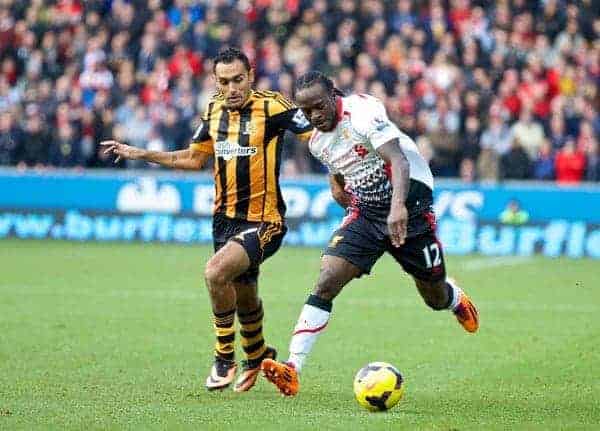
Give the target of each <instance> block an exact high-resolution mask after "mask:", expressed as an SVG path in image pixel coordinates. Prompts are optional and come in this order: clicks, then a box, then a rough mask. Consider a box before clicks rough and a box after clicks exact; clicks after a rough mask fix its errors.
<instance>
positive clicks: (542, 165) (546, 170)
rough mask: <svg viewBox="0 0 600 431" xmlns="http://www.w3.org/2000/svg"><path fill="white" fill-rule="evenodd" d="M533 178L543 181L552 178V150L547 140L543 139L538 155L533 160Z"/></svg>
mask: <svg viewBox="0 0 600 431" xmlns="http://www.w3.org/2000/svg"><path fill="white" fill-rule="evenodd" d="M533 178H535V179H536V180H544V181H548V180H553V179H554V150H553V149H552V145H551V144H550V142H548V140H544V142H543V143H542V146H541V147H540V151H539V154H538V157H537V158H536V159H535V160H534V161H533Z"/></svg>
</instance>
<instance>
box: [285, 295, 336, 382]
mask: <svg viewBox="0 0 600 431" xmlns="http://www.w3.org/2000/svg"><path fill="white" fill-rule="evenodd" d="M315 298H316V299H315ZM330 315H331V302H329V301H324V300H322V299H320V298H318V297H316V296H314V295H311V296H310V297H309V298H308V301H307V302H306V304H305V305H304V307H303V308H302V312H301V313H300V317H299V318H298V322H297V323H296V327H295V328H294V334H293V335H292V341H291V342H290V356H289V359H288V362H289V363H291V364H293V365H294V367H295V368H296V371H298V372H299V371H300V370H301V369H302V366H303V365H304V361H305V360H306V357H307V356H308V354H309V353H310V351H311V350H312V347H313V345H314V344H315V341H317V337H318V336H319V335H320V334H321V332H323V331H324V330H325V327H326V326H327V323H328V322H329V316H330Z"/></svg>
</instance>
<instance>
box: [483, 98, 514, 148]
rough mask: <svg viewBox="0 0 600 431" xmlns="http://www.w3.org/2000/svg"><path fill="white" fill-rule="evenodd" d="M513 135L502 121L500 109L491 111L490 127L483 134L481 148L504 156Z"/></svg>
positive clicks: (495, 108) (494, 108) (496, 108)
mask: <svg viewBox="0 0 600 431" xmlns="http://www.w3.org/2000/svg"><path fill="white" fill-rule="evenodd" d="M512 141H513V133H512V131H511V130H510V128H509V127H508V126H507V125H506V123H505V122H504V120H503V119H502V115H501V112H500V108H499V107H497V106H496V107H493V108H492V109H490V118H489V125H488V127H487V128H486V129H485V130H484V131H483V133H482V134H481V148H486V149H491V150H494V151H495V152H496V153H497V154H499V155H503V154H506V153H507V152H508V150H509V149H510V145H511V143H512Z"/></svg>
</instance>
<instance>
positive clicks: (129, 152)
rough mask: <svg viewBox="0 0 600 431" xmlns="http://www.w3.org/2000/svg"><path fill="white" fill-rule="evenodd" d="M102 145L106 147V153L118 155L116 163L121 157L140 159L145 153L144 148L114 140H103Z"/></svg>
mask: <svg viewBox="0 0 600 431" xmlns="http://www.w3.org/2000/svg"><path fill="white" fill-rule="evenodd" d="M100 145H101V146H102V147H105V150H104V154H109V155H113V156H116V158H115V163H118V162H119V160H121V159H130V160H136V159H140V158H141V157H142V155H143V150H141V149H139V148H137V147H132V146H131V145H126V144H121V143H120V142H117V141H113V140H109V141H102V142H100Z"/></svg>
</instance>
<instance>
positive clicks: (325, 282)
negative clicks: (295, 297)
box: [262, 255, 363, 396]
mask: <svg viewBox="0 0 600 431" xmlns="http://www.w3.org/2000/svg"><path fill="white" fill-rule="evenodd" d="M362 272H363V271H362V270H361V269H360V268H358V267H357V266H355V265H353V264H352V263H350V262H348V261H346V260H345V259H343V258H341V257H337V256H327V255H325V256H323V259H322V264H321V272H320V274H319V280H318V281H317V285H316V286H315V288H314V290H313V292H312V294H311V295H310V296H309V297H308V300H307V301H306V304H304V307H303V308H302V311H301V313H300V317H299V318H298V322H297V323H296V326H295V328H294V333H293V335H292V341H291V342H290V356H289V359H288V360H287V362H285V363H281V362H277V361H275V360H270V359H266V360H264V361H263V362H262V370H263V372H264V374H265V377H266V378H267V379H268V380H269V381H271V382H272V383H274V384H275V385H276V386H277V388H278V389H279V390H280V391H281V392H282V393H283V394H284V395H288V396H290V395H296V393H298V389H299V388H300V383H299V381H298V374H299V372H300V370H301V369H302V366H303V365H304V361H305V360H306V358H307V356H308V354H309V353H310V351H311V350H312V348H313V346H314V344H315V341H317V338H318V337H319V335H320V334H321V333H322V332H323V331H324V330H325V327H326V326H327V324H328V323H329V317H330V316H331V309H332V306H333V299H334V298H335V297H336V296H337V295H338V294H339V293H340V292H341V291H342V289H343V287H344V286H345V285H346V284H348V282H349V281H350V280H352V279H353V278H355V277H358V276H360V275H361V274H362Z"/></svg>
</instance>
